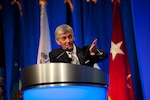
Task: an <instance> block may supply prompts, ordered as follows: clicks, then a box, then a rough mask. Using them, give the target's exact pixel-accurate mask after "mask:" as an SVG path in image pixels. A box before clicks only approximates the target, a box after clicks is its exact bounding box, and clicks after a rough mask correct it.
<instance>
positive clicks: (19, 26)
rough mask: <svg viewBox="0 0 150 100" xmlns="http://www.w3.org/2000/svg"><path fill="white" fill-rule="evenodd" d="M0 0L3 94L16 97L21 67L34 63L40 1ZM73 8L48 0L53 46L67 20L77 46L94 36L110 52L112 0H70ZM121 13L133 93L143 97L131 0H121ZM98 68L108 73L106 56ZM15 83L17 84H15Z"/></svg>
mask: <svg viewBox="0 0 150 100" xmlns="http://www.w3.org/2000/svg"><path fill="white" fill-rule="evenodd" d="M17 1H19V3H20V5H21V7H22V9H19V5H18V4H13V5H12V4H11V0H2V1H1V2H0V4H1V5H2V7H3V8H2V9H1V16H2V26H3V33H4V46H5V62H6V80H5V81H6V82H5V83H6V86H5V89H6V93H5V94H6V97H7V99H8V100H10V99H11V98H13V97H14V98H15V96H14V94H15V89H16V88H18V84H17V83H18V80H17V78H19V77H20V75H19V71H18V72H16V71H17V70H18V69H20V68H24V67H27V66H30V65H33V64H36V60H37V52H38V43H39V37H40V5H39V1H38V0H17ZM72 4H73V12H71V10H69V5H68V4H67V3H64V0H47V14H48V20H49V21H48V22H49V28H50V37H51V43H52V44H51V46H52V49H54V48H57V47H58V45H57V44H56V42H55V38H54V31H55V28H56V27H57V26H58V25H60V24H64V23H67V24H70V25H71V26H72V27H73V29H74V33H75V43H76V44H77V45H78V46H81V47H82V46H84V45H89V44H91V43H92V41H93V40H94V39H95V38H97V39H98V44H97V47H98V48H101V49H103V50H105V51H107V52H108V53H109V50H110V43H111V34H112V33H111V32H112V3H111V0H97V3H94V2H93V1H92V0H90V2H87V1H86V0H72ZM120 6H121V16H122V20H123V28H124V33H125V41H126V45H127V50H128V54H129V60H130V67H131V71H132V74H133V81H134V82H133V83H134V90H135V96H136V99H137V100H142V91H141V85H140V78H139V70H138V62H137V58H136V55H137V54H136V47H135V41H134V30H133V25H132V12H131V6H130V0H121V4H120ZM100 66H101V69H102V70H103V71H105V72H107V73H108V71H109V58H108V59H107V60H105V61H104V62H102V63H100ZM14 77H15V78H14ZM16 84H17V85H16Z"/></svg>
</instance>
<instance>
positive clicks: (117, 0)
mask: <svg viewBox="0 0 150 100" xmlns="http://www.w3.org/2000/svg"><path fill="white" fill-rule="evenodd" d="M111 2H118V3H120V2H121V1H120V0H111Z"/></svg>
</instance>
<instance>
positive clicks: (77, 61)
mask: <svg viewBox="0 0 150 100" xmlns="http://www.w3.org/2000/svg"><path fill="white" fill-rule="evenodd" d="M68 54H69V55H70V58H71V59H72V61H71V63H72V64H77V65H79V64H80V63H79V60H78V58H77V56H76V55H75V53H74V52H69V53H68Z"/></svg>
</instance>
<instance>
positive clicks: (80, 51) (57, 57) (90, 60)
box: [49, 46, 108, 66]
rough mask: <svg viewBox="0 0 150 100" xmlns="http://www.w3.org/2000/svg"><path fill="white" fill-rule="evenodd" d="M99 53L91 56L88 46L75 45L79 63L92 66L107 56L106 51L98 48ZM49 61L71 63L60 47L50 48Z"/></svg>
mask: <svg viewBox="0 0 150 100" xmlns="http://www.w3.org/2000/svg"><path fill="white" fill-rule="evenodd" d="M99 53H100V54H97V55H96V56H91V55H90V52H89V46H85V47H83V48H79V47H77V56H78V58H79V61H80V64H81V65H87V66H93V65H94V63H97V62H100V61H102V60H104V59H106V58H107V56H108V55H107V53H106V52H104V51H102V50H99ZM49 58H50V62H63V63H71V59H70V58H69V57H68V55H67V53H66V51H65V50H63V49H62V48H58V49H55V50H52V51H51V52H50V53H49Z"/></svg>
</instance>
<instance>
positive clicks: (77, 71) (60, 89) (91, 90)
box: [22, 63, 108, 100]
mask: <svg viewBox="0 0 150 100" xmlns="http://www.w3.org/2000/svg"><path fill="white" fill-rule="evenodd" d="M22 78H23V81H22V82H23V84H22V85H23V86H22V89H23V95H24V100H107V85H108V75H107V74H106V73H104V72H103V71H101V70H99V69H96V68H93V67H90V66H85V65H74V64H70V63H47V64H35V65H32V66H28V67H26V68H24V69H23V71H22Z"/></svg>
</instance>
